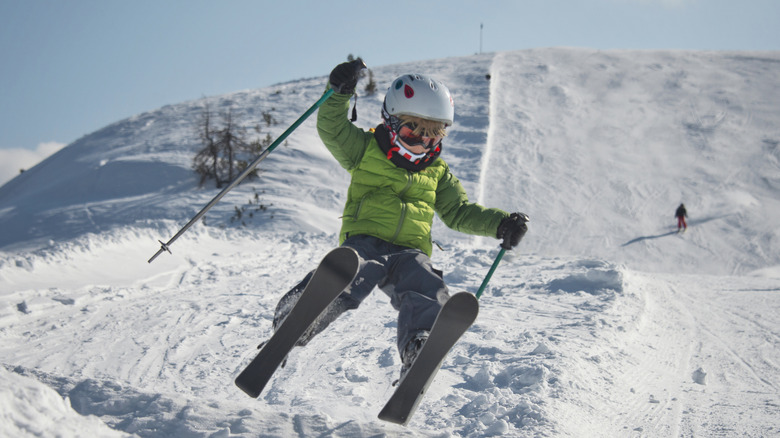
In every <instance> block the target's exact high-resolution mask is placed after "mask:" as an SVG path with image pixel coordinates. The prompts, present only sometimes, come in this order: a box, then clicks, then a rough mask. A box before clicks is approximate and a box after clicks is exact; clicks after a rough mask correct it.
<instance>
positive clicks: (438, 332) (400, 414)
mask: <svg viewBox="0 0 780 438" xmlns="http://www.w3.org/2000/svg"><path fill="white" fill-rule="evenodd" d="M478 313H479V303H478V302H477V298H476V297H475V296H474V295H472V294H470V293H468V292H460V293H457V294H455V295H453V296H452V297H450V299H449V300H448V301H447V302H446V303H445V304H444V306H443V307H442V309H441V310H440V311H439V315H438V316H437V317H436V321H435V322H434V323H433V327H432V328H431V332H430V334H429V335H428V340H427V341H426V342H425V344H423V347H422V349H421V350H420V353H419V355H418V356H417V359H415V361H414V363H413V364H412V366H411V368H409V371H408V372H407V373H406V375H405V376H403V377H402V378H401V381H400V382H399V383H398V386H397V387H396V389H395V392H394V393H393V395H392V396H391V397H390V400H388V402H387V404H385V407H384V408H383V409H382V411H381V412H380V413H379V419H380V420H384V421H389V422H391V423H396V424H401V425H404V426H405V425H406V424H407V423H408V422H409V420H410V419H411V417H412V415H413V414H414V411H415V410H416V409H417V406H418V405H419V404H420V401H421V400H422V398H423V395H425V392H426V391H427V389H428V386H429V385H430V384H431V382H432V381H433V378H434V376H435V375H436V372H438V371H439V368H441V365H442V363H443V362H444V359H445V357H446V356H447V353H449V351H450V349H452V347H453V346H454V345H455V343H456V342H457V341H458V339H460V337H461V336H462V335H463V334H464V333H465V332H466V330H468V328H469V327H471V324H473V323H474V320H476V319H477V314H478Z"/></svg>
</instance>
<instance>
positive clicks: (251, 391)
mask: <svg viewBox="0 0 780 438" xmlns="http://www.w3.org/2000/svg"><path fill="white" fill-rule="evenodd" d="M233 383H235V384H236V386H238V388H239V389H240V390H242V391H244V392H245V393H246V395H248V396H250V397H252V398H257V397H259V396H260V392H261V391H258V390H257V389H256V388H254V387H253V386H252V385H248V384H246V382H244V379H243V378H242V376H241V375H239V376H238V377H236V380H234V381H233Z"/></svg>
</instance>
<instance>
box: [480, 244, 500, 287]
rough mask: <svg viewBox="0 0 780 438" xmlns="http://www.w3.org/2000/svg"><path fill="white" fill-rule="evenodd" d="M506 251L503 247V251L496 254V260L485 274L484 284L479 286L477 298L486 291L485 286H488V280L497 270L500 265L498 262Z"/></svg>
mask: <svg viewBox="0 0 780 438" xmlns="http://www.w3.org/2000/svg"><path fill="white" fill-rule="evenodd" d="M505 252H506V250H505V249H504V248H501V251H499V252H498V255H497V256H496V260H495V261H494V262H493V266H491V267H490V270H489V271H488V273H487V275H486V276H485V279H484V280H482V285H481V286H480V287H479V290H478V291H477V299H479V297H481V296H482V292H485V288H486V287H487V285H488V282H489V281H490V277H492V276H493V272H495V270H496V268H497V267H498V263H499V262H500V261H501V258H502V257H504V253H505Z"/></svg>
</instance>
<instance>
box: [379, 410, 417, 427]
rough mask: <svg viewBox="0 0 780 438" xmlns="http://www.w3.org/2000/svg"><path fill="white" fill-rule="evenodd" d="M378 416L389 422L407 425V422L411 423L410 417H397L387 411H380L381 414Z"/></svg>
mask: <svg viewBox="0 0 780 438" xmlns="http://www.w3.org/2000/svg"><path fill="white" fill-rule="evenodd" d="M377 418H378V419H380V420H382V421H386V422H388V423H394V424H397V425H399V426H406V424H407V423H409V417H396V416H393V415H389V414H387V413H385V412H380V413H379V415H377Z"/></svg>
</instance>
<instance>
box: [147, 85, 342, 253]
mask: <svg viewBox="0 0 780 438" xmlns="http://www.w3.org/2000/svg"><path fill="white" fill-rule="evenodd" d="M333 93H334V91H333V90H332V89H329V90H328V91H327V92H325V94H324V95H323V96H322V97H321V98H320V100H318V101H317V102H315V103H314V105H312V106H311V108H309V109H308V110H306V112H305V113H303V115H301V116H300V117H299V118H298V120H296V121H295V123H293V124H292V125H291V126H290V127H289V128H287V130H286V131H284V132H283V133H282V135H280V136H279V138H277V139H276V141H274V142H273V143H271V146H268V149H266V150H264V151H263V153H261V154H260V156H259V157H257V158H256V159H255V161H253V162H251V163H250V164H249V165H248V166H247V167H246V169H244V171H243V172H241V174H240V175H238V176H237V177H236V179H234V180H233V182H231V183H230V184H229V185H228V186H227V187H225V188H224V189H222V191H221V192H219V194H218V195H217V196H215V197H214V199H212V200H211V202H209V203H208V204H206V206H205V207H203V208H202V209H201V210H200V211H199V212H198V214H196V215H195V216H194V217H193V218H192V219H190V221H189V222H187V224H186V225H184V226H183V227H182V228H181V229H180V230H179V232H178V233H176V235H174V236H173V237H171V240H169V241H167V242H165V243H163V242H162V240H158V242H160V245H161V246H160V249H159V250H158V251H157V253H156V254H155V255H153V256H152V258H150V259H149V263H152V262H153V261H154V259H156V258H157V256H159V255H160V254H162V253H163V251H167V252H168V253H170V252H171V250H170V246H171V244H172V243H173V242H174V241H175V240H176V239H178V238H179V236H181V235H182V234H184V232H185V231H187V230H188V229H189V228H190V227H191V226H192V225H193V224H194V223H195V222H197V221H198V219H200V218H201V217H203V215H204V214H206V212H207V211H209V209H210V208H211V207H213V206H214V204H216V203H217V202H219V200H220V199H222V197H223V196H225V195H226V194H227V192H229V191H230V190H232V189H233V188H234V187H235V186H237V185H238V183H240V182H241V181H242V180H243V179H244V178H246V177H247V175H249V173H250V172H252V171H253V170H254V169H255V167H257V165H258V164H260V162H261V161H263V160H264V159H265V157H267V156H268V154H270V153H271V152H272V151H273V150H274V149H276V147H277V146H279V144H281V143H282V141H284V139H286V138H287V136H288V135H290V133H292V132H293V131H295V130H296V129H297V128H298V126H300V124H301V123H303V121H304V120H306V119H307V118H308V117H309V116H310V115H311V114H312V113H313V112H314V111H316V110H317V108H319V107H320V105H322V104H323V102H325V101H326V100H328V98H329V97H330V96H331V95H332V94H333Z"/></svg>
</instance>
